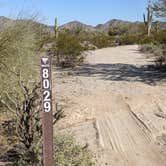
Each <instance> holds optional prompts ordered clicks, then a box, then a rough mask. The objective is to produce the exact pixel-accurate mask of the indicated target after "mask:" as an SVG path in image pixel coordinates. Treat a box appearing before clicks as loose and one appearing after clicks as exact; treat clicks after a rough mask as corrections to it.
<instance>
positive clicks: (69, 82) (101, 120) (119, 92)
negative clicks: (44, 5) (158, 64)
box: [53, 45, 166, 166]
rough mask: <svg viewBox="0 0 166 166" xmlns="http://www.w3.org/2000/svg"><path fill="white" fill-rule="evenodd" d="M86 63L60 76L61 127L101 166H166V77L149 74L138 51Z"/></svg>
mask: <svg viewBox="0 0 166 166" xmlns="http://www.w3.org/2000/svg"><path fill="white" fill-rule="evenodd" d="M86 61H87V64H86V65H83V66H81V67H79V68H77V69H76V70H75V71H74V72H73V71H69V72H68V71H67V72H66V71H61V72H57V71H56V72H54V75H53V78H55V79H54V82H53V85H54V89H53V91H54V94H53V96H54V99H55V101H56V102H58V103H59V105H62V106H63V108H64V111H65V113H66V117H65V118H64V119H62V120H61V121H60V122H59V123H58V124H57V126H56V127H57V128H60V129H61V131H63V132H67V133H71V134H73V135H74V136H75V137H76V139H77V140H78V141H79V142H81V143H83V144H85V143H88V144H89V148H90V149H91V150H92V151H93V152H94V153H95V154H96V160H97V165H101V166H102V165H110V166H115V165H116V166H147V165H148V166H165V165H166V164H165V163H166V159H165V158H164V154H165V147H164V144H165V142H164V140H165V134H166V123H165V120H166V119H165V118H164V117H165V115H166V102H165V101H166V94H165V91H166V86H165V78H166V76H165V73H157V72H155V71H154V70H153V69H151V68H147V67H146V65H148V64H151V61H150V60H147V59H146V58H145V56H144V55H142V54H141V53H140V52H139V51H138V46H137V45H134V46H122V47H116V48H106V49H101V50H96V51H94V52H92V53H91V54H89V55H88V56H87V59H86ZM157 115H164V116H157Z"/></svg>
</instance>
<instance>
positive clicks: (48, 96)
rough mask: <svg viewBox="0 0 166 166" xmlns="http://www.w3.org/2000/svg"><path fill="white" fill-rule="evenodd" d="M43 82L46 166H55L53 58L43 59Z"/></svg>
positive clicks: (43, 125)
mask: <svg viewBox="0 0 166 166" xmlns="http://www.w3.org/2000/svg"><path fill="white" fill-rule="evenodd" d="M41 80H42V106H43V113H42V131H43V159H44V166H53V113H52V81H51V57H42V58H41Z"/></svg>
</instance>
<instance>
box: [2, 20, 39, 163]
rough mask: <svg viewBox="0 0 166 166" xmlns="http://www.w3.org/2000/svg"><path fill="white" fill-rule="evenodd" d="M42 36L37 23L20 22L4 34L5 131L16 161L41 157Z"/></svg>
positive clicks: (3, 101) (3, 90) (3, 95)
mask: <svg viewBox="0 0 166 166" xmlns="http://www.w3.org/2000/svg"><path fill="white" fill-rule="evenodd" d="M39 34H41V29H40V28H39V27H38V25H37V24H36V23H35V22H34V20H16V21H14V22H13V23H12V24H11V25H10V26H8V27H6V28H4V29H3V30H1V31H0V105H2V107H1V108H0V111H1V112H5V113H6V114H8V119H7V120H6V122H4V123H3V132H4V134H6V137H7V141H8V144H9V145H10V147H8V150H9V151H7V152H6V155H7V153H9V152H10V154H11V153H12V155H13V156H14V160H16V159H18V158H22V159H23V156H24V155H26V154H27V153H29V154H33V155H32V156H34V159H35V154H36V155H37V154H38V153H37V152H36V151H35V148H36V146H35V145H36V142H38V140H39V139H40V132H38V130H37V128H38V126H39V123H38V122H39V119H40V114H39V110H40V109H39V108H38V106H39V105H40V104H37V103H38V102H37V100H38V95H36V88H37V87H36V83H35V82H36V80H38V76H39V75H38V73H39V72H38V70H37V69H38V67H37V64H38V62H39V57H38V56H37V51H36V50H37V48H38V47H37V42H38V40H39V39H40V36H39ZM37 89H38V88H37ZM10 121H11V122H12V130H13V131H12V132H11V133H9V134H10V135H9V134H7V132H6V130H5V126H6V125H7V126H6V127H8V129H9V123H8V122H10ZM8 132H9V131H8ZM9 137H16V140H15V142H11V139H9ZM9 141H10V142H9ZM16 143H17V144H18V145H19V146H21V145H22V146H23V149H24V150H23V149H22V150H21V149H19V148H18V151H17V150H16V149H15V144H16ZM9 148H11V149H9ZM4 153H5V152H4ZM1 155H2V154H1ZM17 157H18V158H17ZM26 158H27V157H26ZM29 158H30V157H29ZM27 160H28V159H27ZM32 160H33V159H32ZM18 162H19V161H18ZM23 165H27V164H23Z"/></svg>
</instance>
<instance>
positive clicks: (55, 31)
mask: <svg viewBox="0 0 166 166" xmlns="http://www.w3.org/2000/svg"><path fill="white" fill-rule="evenodd" d="M54 33H55V38H57V37H58V19H57V18H55V25H54Z"/></svg>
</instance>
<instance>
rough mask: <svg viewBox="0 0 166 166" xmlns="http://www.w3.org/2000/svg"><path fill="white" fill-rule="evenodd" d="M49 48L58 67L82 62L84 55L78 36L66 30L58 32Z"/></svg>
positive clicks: (73, 65) (72, 65)
mask: <svg viewBox="0 0 166 166" xmlns="http://www.w3.org/2000/svg"><path fill="white" fill-rule="evenodd" d="M51 50H52V52H53V54H54V57H55V59H56V63H57V65H58V66H60V67H75V66H76V65H79V64H81V63H82V62H83V60H84V56H85V53H84V51H85V48H84V47H83V46H82V45H81V41H80V39H79V37H77V36H76V35H73V34H71V33H70V32H66V31H63V32H61V33H59V35H58V38H57V39H55V40H54V44H53V46H52V49H51Z"/></svg>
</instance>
